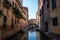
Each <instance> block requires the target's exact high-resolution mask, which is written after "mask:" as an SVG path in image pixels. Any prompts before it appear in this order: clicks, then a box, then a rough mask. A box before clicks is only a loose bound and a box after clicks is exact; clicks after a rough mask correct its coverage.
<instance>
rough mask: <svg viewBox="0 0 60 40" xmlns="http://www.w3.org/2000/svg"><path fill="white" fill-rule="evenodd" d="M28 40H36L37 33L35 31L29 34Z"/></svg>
mask: <svg viewBox="0 0 60 40" xmlns="http://www.w3.org/2000/svg"><path fill="white" fill-rule="evenodd" d="M28 40H36V32H35V31H29V32H28Z"/></svg>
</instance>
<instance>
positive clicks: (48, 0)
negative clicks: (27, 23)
mask: <svg viewBox="0 0 60 40" xmlns="http://www.w3.org/2000/svg"><path fill="white" fill-rule="evenodd" d="M41 2H42V3H41ZM41 2H40V6H38V7H39V8H38V10H40V28H41V30H42V31H44V32H47V33H48V34H49V35H50V34H51V35H50V37H51V40H60V30H59V24H60V23H59V22H60V21H59V20H60V18H59V10H60V5H59V2H60V0H44V1H41ZM41 5H43V6H42V7H41Z"/></svg>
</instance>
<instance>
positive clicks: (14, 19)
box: [0, 0, 28, 40]
mask: <svg viewBox="0 0 60 40" xmlns="http://www.w3.org/2000/svg"><path fill="white" fill-rule="evenodd" d="M21 1H22V0H21ZM21 1H20V0H0V32H1V33H0V37H2V38H1V40H4V39H6V38H7V37H10V36H11V35H13V34H14V33H16V32H17V31H19V30H20V29H21V27H20V23H22V24H23V22H22V21H20V19H21V18H22V19H25V18H24V17H23V16H24V15H22V12H23V9H22V2H23V1H22V2H21ZM20 2H21V3H20ZM26 12H27V11H26ZM26 12H25V13H26ZM23 13H24V12H23ZM27 13H28V12H27ZM26 15H27V14H26ZM27 17H28V16H27ZM18 27H19V30H18Z"/></svg>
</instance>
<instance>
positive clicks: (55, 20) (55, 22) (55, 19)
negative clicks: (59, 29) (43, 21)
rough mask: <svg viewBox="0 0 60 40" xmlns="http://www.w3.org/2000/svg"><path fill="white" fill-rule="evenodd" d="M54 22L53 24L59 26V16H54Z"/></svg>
mask: <svg viewBox="0 0 60 40" xmlns="http://www.w3.org/2000/svg"><path fill="white" fill-rule="evenodd" d="M52 24H53V26H57V25H58V18H57V17H54V18H53V20H52Z"/></svg>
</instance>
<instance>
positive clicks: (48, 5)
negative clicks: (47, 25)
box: [47, 0, 50, 8]
mask: <svg viewBox="0 0 60 40" xmlns="http://www.w3.org/2000/svg"><path fill="white" fill-rule="evenodd" d="M49 7H50V0H47V8H49Z"/></svg>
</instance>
